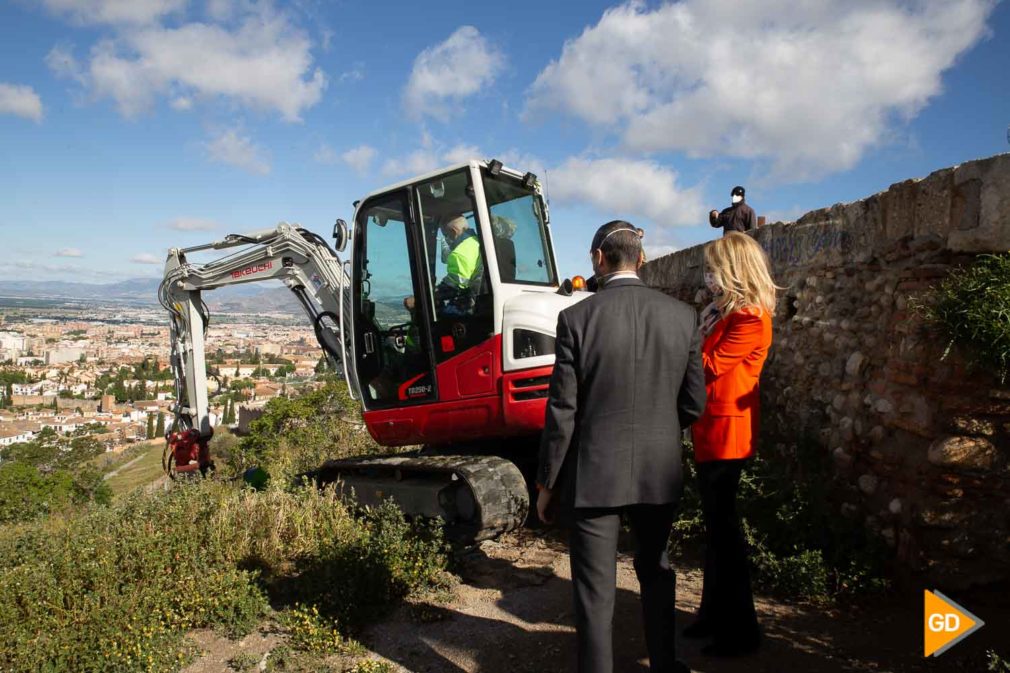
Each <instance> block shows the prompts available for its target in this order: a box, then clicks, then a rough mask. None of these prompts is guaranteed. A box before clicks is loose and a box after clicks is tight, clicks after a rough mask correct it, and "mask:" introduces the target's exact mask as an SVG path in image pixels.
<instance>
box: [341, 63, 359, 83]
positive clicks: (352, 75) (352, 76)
mask: <svg viewBox="0 0 1010 673" xmlns="http://www.w3.org/2000/svg"><path fill="white" fill-rule="evenodd" d="M338 79H339V80H340V81H341V82H360V81H361V80H363V79H365V66H364V64H363V63H355V64H354V65H353V66H351V69H350V70H347V71H344V72H342V73H340V77H339V78H338Z"/></svg>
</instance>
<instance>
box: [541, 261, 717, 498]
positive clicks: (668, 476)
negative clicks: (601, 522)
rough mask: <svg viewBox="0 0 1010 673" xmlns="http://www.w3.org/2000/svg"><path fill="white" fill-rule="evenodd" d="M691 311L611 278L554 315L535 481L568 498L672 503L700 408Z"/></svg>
mask: <svg viewBox="0 0 1010 673" xmlns="http://www.w3.org/2000/svg"><path fill="white" fill-rule="evenodd" d="M700 349H701V337H700V335H699V333H698V329H697V314H696V313H695V310H694V309H693V308H691V307H690V306H688V305H687V304H684V303H683V302H680V301H677V300H676V299H673V298H672V297H668V296H666V295H665V294H663V293H661V292H658V291H656V290H652V289H650V288H648V287H646V286H645V285H644V284H643V283H642V281H640V280H639V279H637V278H629V279H615V280H612V281H610V282H608V283H606V284H605V285H604V286H603V288H602V289H601V290H600V291H599V292H597V293H596V294H594V295H593V296H592V297H590V298H589V299H586V300H584V301H582V302H579V303H578V304H575V305H574V306H571V307H569V308H567V309H565V310H564V311H562V312H561V314H560V315H559V316H558V330H557V341H556V344H555V357H556V361H555V365H554V373H553V375H552V377H551V385H550V396H549V399H548V401H547V417H546V419H545V424H544V433H543V437H542V439H541V444H540V467H539V471H538V481H539V483H540V484H542V485H543V486H546V487H547V488H551V489H554V488H557V487H558V486H559V484H560V491H561V495H560V500H561V503H562V504H563V505H566V506H568V507H572V506H574V507H620V506H624V505H632V504H663V503H670V502H675V501H676V500H677V499H678V498H679V497H680V494H681V489H682V484H683V471H682V466H681V443H680V439H681V430H682V428H685V427H687V426H688V425H690V424H691V423H693V422H694V421H695V420H696V419H697V418H698V417H699V416H700V415H701V412H702V409H704V407H705V384H704V374H703V371H702V365H701V353H700Z"/></svg>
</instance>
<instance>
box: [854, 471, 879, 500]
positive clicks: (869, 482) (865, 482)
mask: <svg viewBox="0 0 1010 673" xmlns="http://www.w3.org/2000/svg"><path fill="white" fill-rule="evenodd" d="M856 483H857V484H858V485H859V490H860V491H862V492H863V493H865V494H866V495H873V494H874V493H876V492H877V485H878V484H879V483H880V480H879V479H878V478H877V476H876V475H873V474H864V475H862V476H860V477H859V479H858V480H857V481H856Z"/></svg>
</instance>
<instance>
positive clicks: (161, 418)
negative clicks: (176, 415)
mask: <svg viewBox="0 0 1010 673" xmlns="http://www.w3.org/2000/svg"><path fill="white" fill-rule="evenodd" d="M154 435H155V436H156V437H164V436H165V412H163V411H159V412H158V426H157V428H155V430H154Z"/></svg>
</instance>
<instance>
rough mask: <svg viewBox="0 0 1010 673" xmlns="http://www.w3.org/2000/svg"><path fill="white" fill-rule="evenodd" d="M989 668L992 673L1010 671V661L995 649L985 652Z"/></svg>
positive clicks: (1008, 672) (1006, 672) (1009, 672)
mask: <svg viewBox="0 0 1010 673" xmlns="http://www.w3.org/2000/svg"><path fill="white" fill-rule="evenodd" d="M985 656H986V659H987V660H988V661H987V664H988V668H987V670H989V671H991V672H992V673H1010V661H1008V660H1006V659H1004V658H1003V657H1001V656H1000V655H998V654H996V652H995V651H994V650H989V651H987V652H986V653H985Z"/></svg>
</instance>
